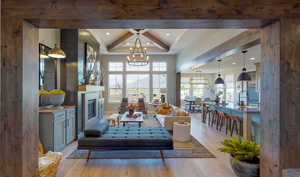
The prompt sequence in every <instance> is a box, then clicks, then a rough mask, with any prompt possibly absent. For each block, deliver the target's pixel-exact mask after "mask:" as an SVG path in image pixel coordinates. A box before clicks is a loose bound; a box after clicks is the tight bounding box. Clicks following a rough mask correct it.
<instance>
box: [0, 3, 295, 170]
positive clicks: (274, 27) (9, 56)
mask: <svg viewBox="0 0 300 177" xmlns="http://www.w3.org/2000/svg"><path fill="white" fill-rule="evenodd" d="M19 3H20V2H18V1H10V2H9V3H4V8H2V9H3V10H4V13H2V14H3V15H4V16H2V22H3V24H2V40H1V41H2V46H3V47H2V52H1V53H2V57H1V63H2V64H1V118H2V119H1V125H4V128H1V135H3V136H4V137H14V138H11V139H9V140H8V138H1V141H3V143H1V144H4V145H5V146H3V149H4V150H3V151H1V155H3V157H4V159H10V160H9V161H5V163H7V164H8V165H1V166H4V173H5V174H9V175H11V176H34V175H36V171H37V158H36V156H32V154H36V151H37V149H36V148H35V147H36V144H37V141H38V138H37V134H38V128H37V127H38V122H37V121H36V120H37V119H38V114H37V112H38V90H37V89H35V88H38V77H36V76H37V75H38V61H37V60H35V59H36V58H38V29H37V27H40V28H69V29H76V28H85V29H89V28H101V29H110V28H130V29H141V28H142V29H151V28H156V29H159V28H161V29H163V28H164V29H165V28H168V29H170V28H178V29H183V28H194V29H195V28H262V29H263V33H262V38H261V40H262V49H265V50H262V53H263V54H262V56H264V57H263V58H262V59H263V63H264V65H263V67H262V69H261V70H262V71H263V72H262V82H261V83H262V88H263V92H262V93H264V94H262V97H261V98H262V99H261V100H262V102H261V103H262V105H263V108H264V109H263V112H262V113H263V116H262V117H263V118H264V119H263V125H264V128H265V129H264V130H265V131H263V133H262V135H263V139H264V141H263V143H262V147H263V151H262V153H263V154H262V165H261V166H262V167H264V168H262V169H263V171H262V174H263V176H280V175H281V170H282V169H283V168H288V167H296V166H297V164H298V163H297V158H298V157H297V156H294V155H290V154H297V153H296V150H295V149H297V148H295V146H296V147H297V141H290V138H286V137H290V135H293V136H295V137H296V139H297V133H296V131H295V128H294V125H298V121H297V119H295V116H296V114H295V112H297V110H298V109H297V104H295V103H297V101H296V100H297V99H298V95H297V93H296V92H294V90H295V89H297V88H298V85H297V83H298V77H290V76H294V75H297V73H298V70H297V66H298V60H296V59H297V58H298V56H299V54H298V53H297V52H294V51H296V50H295V49H296V48H297V47H298V46H299V45H298V41H297V38H293V37H294V36H297V35H298V31H297V30H295V29H297V26H298V24H299V20H298V19H297V18H288V17H289V16H293V17H297V15H298V13H299V6H298V5H297V2H277V1H276V2H272V3H270V4H269V3H268V4H265V2H257V3H256V4H249V3H241V4H240V2H233V4H226V3H225V4H224V3H223V2H221V3H220V2H212V3H204V4H200V3H194V4H191V3H181V2H174V3H175V4H173V5H170V4H168V2H163V3H161V2H159V3H157V2H149V3H148V2H147V3H146V7H147V8H145V6H143V5H144V4H140V3H137V4H135V3H133V4H129V5H128V6H127V5H126V6H118V5H116V4H115V3H112V4H109V5H108V4H107V3H103V4H99V3H98V2H95V1H94V2H89V3H88V4H85V5H83V4H77V3H75V4H70V3H69V2H52V1H51V2H45V3H37V4H35V5H32V4H33V3H32V4H30V3H28V2H23V3H28V4H21V5H23V6H22V8H19V5H20V4H19ZM250 3H252V2H250ZM125 4H126V3H125ZM191 5H195V8H191ZM111 6H112V7H111ZM140 6H141V7H143V8H136V7H140ZM57 7H59V8H57ZM170 7H176V8H175V9H176V11H174V8H170ZM177 7H178V8H177ZM223 7H226V8H225V9H224V8H223ZM265 7H266V8H265ZM123 8H124V9H125V10H128V11H126V12H125V11H124V9H123ZM241 8H244V9H245V13H243V12H241V10H240V9H241ZM70 9H72V11H70ZM136 9H138V11H136ZM140 9H141V10H140ZM149 9H150V10H149ZM207 9H209V10H207ZM177 10H178V11H177ZM141 11H142V12H143V13H137V12H141ZM95 12H99V13H95ZM127 12H129V14H127ZM177 12H178V13H177ZM117 13H119V15H116V14H117ZM137 14H142V15H141V16H137ZM285 17H287V18H285ZM175 18H176V19H175ZM203 18H206V19H210V20H203ZM112 19H113V20H112ZM120 19H123V20H120ZM129 19H130V20H129ZM132 19H136V20H132ZM147 19H148V20H147ZM154 19H161V20H154ZM170 19H173V20H170ZM178 19H182V20H178ZM194 19H201V20H194ZM222 19H223V20H222ZM229 19H238V20H229ZM249 19H257V20H249ZM260 19H261V20H260ZM265 19H269V20H265ZM274 19H275V21H274ZM276 19H280V20H278V21H276ZM32 24H33V25H32ZM283 36H284V37H283ZM291 39H294V40H296V42H295V41H294V40H291ZM279 51H280V52H279ZM192 64H193V63H192ZM295 73H296V74H295ZM178 75H179V76H180V74H177V76H178ZM178 78H179V77H178ZM284 78H285V79H284ZM288 78H292V80H290V79H288ZM135 79H136V78H135ZM136 80H139V79H136ZM292 81H295V82H292ZM177 83H180V82H178V80H177ZM177 85H179V84H177ZM177 92H179V93H180V91H179V89H176V93H177ZM25 93H26V94H25ZM287 93H289V94H287ZM122 94H123V93H122ZM290 94H292V98H291V97H290ZM16 95H18V97H16ZM91 105H95V104H91ZM93 108H94V106H91V109H87V110H91V111H92V112H93V110H94V109H93ZM279 108H280V109H279ZM292 108H293V109H292ZM289 109H292V110H293V111H289ZM91 115H94V114H91ZM283 117H284V119H283ZM24 120H26V121H24ZM2 122H3V123H2ZM289 122H293V124H292V125H291V124H290V123H289ZM16 129H22V131H15V130H16ZM20 137H23V138H20ZM62 141H64V140H62ZM282 144H284V147H285V148H282V146H281V145H282ZM12 146H13V147H16V148H11V147H12ZM25 151H26V152H27V153H23V152H25ZM11 154H16V156H18V157H20V159H22V160H21V162H25V161H26V163H20V162H19V161H18V160H16V159H12V158H10V155H11ZM290 159H292V160H290ZM186 164H188V162H187V163H186ZM11 166H13V167H16V168H14V169H12V168H8V167H11ZM264 169H268V170H264Z"/></svg>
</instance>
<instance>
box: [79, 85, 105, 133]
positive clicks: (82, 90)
mask: <svg viewBox="0 0 300 177" xmlns="http://www.w3.org/2000/svg"><path fill="white" fill-rule="evenodd" d="M103 90H104V89H103V86H97V85H80V86H79V87H78V132H79V133H80V132H82V131H83V130H84V129H85V128H86V127H87V125H88V124H93V123H94V122H95V121H96V120H97V119H101V118H102V116H103V104H104V99H103V97H102V91H103ZM94 100H96V102H94V104H93V105H94V108H93V110H95V111H96V112H95V113H94V116H93V117H90V116H89V110H92V109H91V108H90V109H89V102H90V103H91V101H94ZM90 115H91V114H90Z"/></svg>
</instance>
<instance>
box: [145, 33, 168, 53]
mask: <svg viewBox="0 0 300 177" xmlns="http://www.w3.org/2000/svg"><path fill="white" fill-rule="evenodd" d="M142 35H143V36H145V37H146V38H148V39H150V40H151V41H153V42H154V43H155V44H157V45H158V46H160V47H161V48H163V49H164V50H166V52H168V51H169V50H170V46H169V45H168V44H166V43H164V42H163V41H161V40H160V39H159V38H157V37H156V36H154V35H153V34H151V33H150V32H148V31H147V32H145V33H143V34H142Z"/></svg>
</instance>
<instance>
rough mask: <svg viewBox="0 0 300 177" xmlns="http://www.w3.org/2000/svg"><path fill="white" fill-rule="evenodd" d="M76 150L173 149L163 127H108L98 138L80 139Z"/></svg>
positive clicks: (171, 142)
mask: <svg viewBox="0 0 300 177" xmlns="http://www.w3.org/2000/svg"><path fill="white" fill-rule="evenodd" d="M78 149H94V150H97V149H98V150H100V149H103V150H104V149H105V150H117V149H118V150H120V149H126V150H128V149H133V150H141V149H147V150H151V149H156V150H159V149H162V150H163V149H173V141H172V136H171V135H170V133H169V132H168V131H167V130H166V129H164V128H163V127H109V128H108V130H106V131H105V132H104V133H103V135H102V136H100V137H82V138H80V139H79V140H78Z"/></svg>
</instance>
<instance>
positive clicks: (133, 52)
mask: <svg viewBox="0 0 300 177" xmlns="http://www.w3.org/2000/svg"><path fill="white" fill-rule="evenodd" d="M136 31H137V33H136V36H137V37H136V39H135V42H134V47H133V48H130V49H129V55H128V56H127V57H126V58H127V61H128V64H129V65H132V66H145V65H148V63H149V55H147V51H146V48H144V47H143V45H142V42H141V39H140V29H136Z"/></svg>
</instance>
